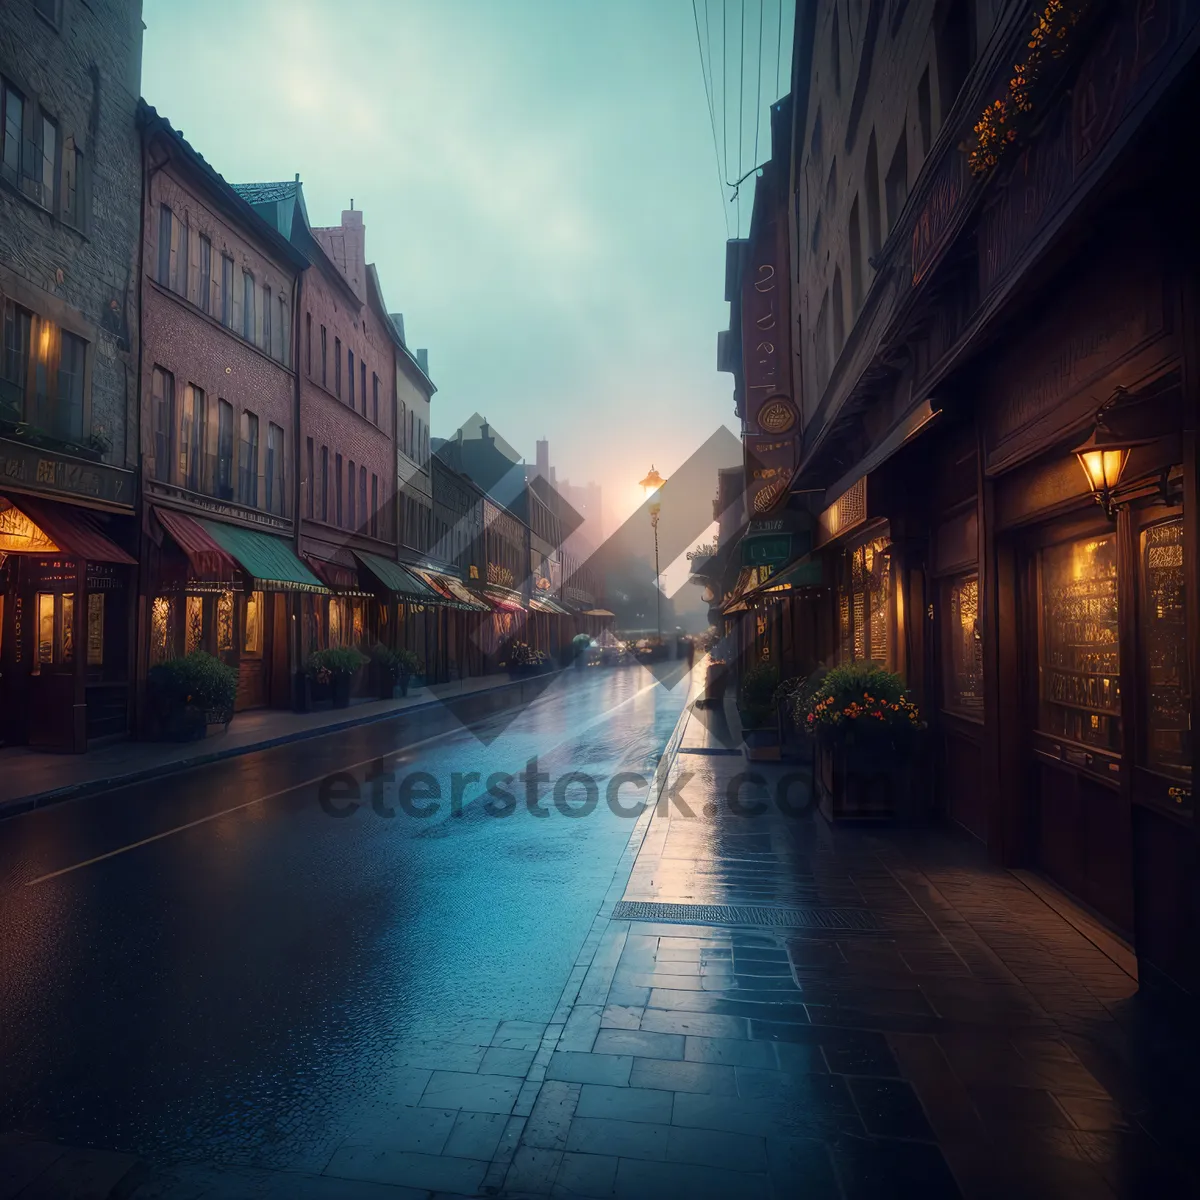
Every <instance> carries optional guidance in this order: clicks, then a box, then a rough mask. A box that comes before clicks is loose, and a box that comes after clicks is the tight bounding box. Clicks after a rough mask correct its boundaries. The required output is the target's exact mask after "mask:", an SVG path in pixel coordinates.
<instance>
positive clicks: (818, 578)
mask: <svg viewBox="0 0 1200 1200" xmlns="http://www.w3.org/2000/svg"><path fill="white" fill-rule="evenodd" d="M824 583H825V567H824V561H823V560H822V558H821V557H820V555H815V554H805V555H802V556H801V557H800V558H798V559H795V560H794V561H793V562H791V563H789V564H788V566H786V567H784V568H783V570H782V571H776V572H775V574H774V575H772V576H771V577H770V578H769V579H768V580H767V581H766V582H765V583H760V584H759V585H758V587H756V588H753V589H752V590H750V591H748V592H746V593H745V595H744V596H743V597H742V600H743V602H744V603H745V604H751V603H753V602H754V601H755V600H761V599H764V598H769V597H772V596H776V595H784V594H786V593H787V592H790V591H792V590H793V589H794V588H802V587H822V586H824ZM728 611H730V610H729V609H726V612H728Z"/></svg>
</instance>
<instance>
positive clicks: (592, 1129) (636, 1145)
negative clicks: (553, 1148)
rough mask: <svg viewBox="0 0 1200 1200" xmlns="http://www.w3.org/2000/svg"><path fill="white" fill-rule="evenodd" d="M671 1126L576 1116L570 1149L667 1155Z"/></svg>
mask: <svg viewBox="0 0 1200 1200" xmlns="http://www.w3.org/2000/svg"><path fill="white" fill-rule="evenodd" d="M669 1129H670V1126H668V1125H666V1124H651V1123H649V1122H643V1121H613V1120H607V1119H605V1118H601V1117H576V1118H575V1120H573V1121H572V1122H571V1129H570V1132H569V1133H568V1134H567V1149H568V1150H574V1151H577V1152H579V1153H581V1154H605V1155H611V1156H613V1157H616V1158H647V1159H658V1160H660V1161H661V1160H662V1159H665V1158H666V1156H667V1135H668V1132H669Z"/></svg>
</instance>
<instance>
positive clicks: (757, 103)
mask: <svg viewBox="0 0 1200 1200" xmlns="http://www.w3.org/2000/svg"><path fill="white" fill-rule="evenodd" d="M766 4H767V0H758V82H757V84H756V85H755V88H754V158H753V159H751V161H752V162H758V127H759V121H760V120H761V119H762V31H763V9H764V8H765V7H766Z"/></svg>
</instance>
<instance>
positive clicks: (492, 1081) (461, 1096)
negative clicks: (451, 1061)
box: [420, 1071, 521, 1114]
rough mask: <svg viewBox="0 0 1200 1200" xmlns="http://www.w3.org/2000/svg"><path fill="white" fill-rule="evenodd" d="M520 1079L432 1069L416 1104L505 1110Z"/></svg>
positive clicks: (510, 1107)
mask: <svg viewBox="0 0 1200 1200" xmlns="http://www.w3.org/2000/svg"><path fill="white" fill-rule="evenodd" d="M520 1090H521V1081H520V1080H519V1079H513V1078H511V1077H510V1076H506V1075H470V1074H466V1073H465V1072H461V1071H434V1073H433V1078H432V1079H430V1081H429V1086H428V1087H427V1088H426V1089H425V1094H424V1095H423V1096H422V1097H421V1100H420V1104H421V1106H422V1107H424V1108H462V1109H466V1110H467V1112H490V1113H505V1114H507V1113H509V1112H511V1111H512V1106H513V1104H514V1102H515V1101H516V1099H517V1095H518V1093H519V1092H520Z"/></svg>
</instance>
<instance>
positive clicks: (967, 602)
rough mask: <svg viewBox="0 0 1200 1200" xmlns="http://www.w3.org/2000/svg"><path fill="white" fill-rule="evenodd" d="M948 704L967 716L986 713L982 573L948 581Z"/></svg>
mask: <svg viewBox="0 0 1200 1200" xmlns="http://www.w3.org/2000/svg"><path fill="white" fill-rule="evenodd" d="M945 614H946V629H945V637H946V656H945V662H946V678H945V705H946V708H948V709H949V710H950V711H951V712H958V713H964V714H966V715H968V716H980V715H982V713H983V642H982V641H981V640H980V637H979V576H978V575H975V574H971V575H960V576H958V578H956V579H952V580H950V581H949V582H948V583H947V585H946V604H945Z"/></svg>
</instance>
